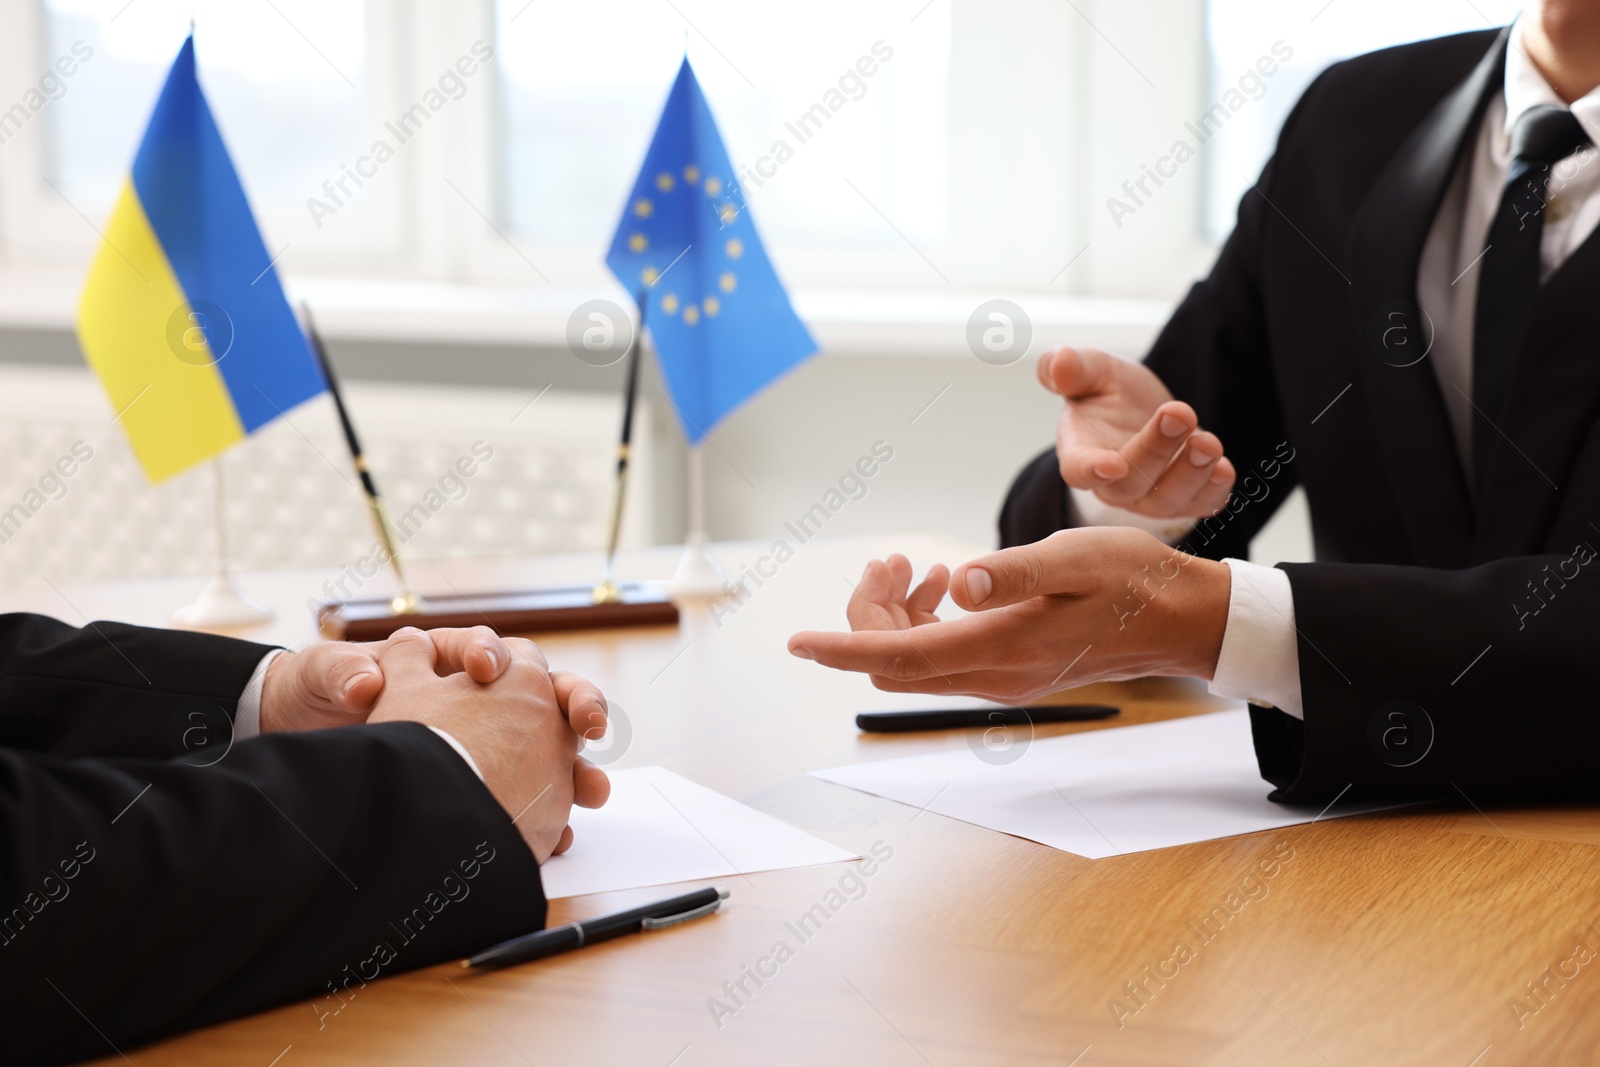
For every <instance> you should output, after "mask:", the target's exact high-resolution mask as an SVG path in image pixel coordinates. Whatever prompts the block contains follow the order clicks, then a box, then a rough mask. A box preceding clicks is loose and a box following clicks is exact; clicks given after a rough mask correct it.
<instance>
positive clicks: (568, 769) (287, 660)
mask: <svg viewBox="0 0 1600 1067" xmlns="http://www.w3.org/2000/svg"><path fill="white" fill-rule="evenodd" d="M397 721H409V722H418V723H422V724H423V725H426V726H433V727H436V728H438V729H440V730H443V731H445V732H446V733H448V734H449V735H450V736H451V737H453V738H455V739H456V741H458V742H459V743H460V744H461V746H462V747H463V748H465V749H466V750H467V752H468V753H470V754H471V756H472V758H473V761H474V762H476V763H477V765H478V768H479V770H481V771H482V772H483V779H484V784H485V785H487V786H488V787H489V791H490V792H491V793H493V794H494V797H495V799H496V800H497V801H499V802H500V805H501V807H503V808H504V809H505V810H506V812H507V813H508V814H509V815H510V816H511V817H512V819H513V820H514V821H515V823H516V826H517V829H518V830H519V831H520V832H521V833H522V837H523V839H524V840H525V841H526V842H527V843H528V847H529V848H530V849H532V851H533V854H534V856H535V857H536V858H537V859H538V861H539V862H540V863H543V862H544V861H545V860H546V859H548V858H549V857H550V856H551V855H553V854H556V853H560V852H564V851H566V850H567V848H568V847H570V846H571V844H572V829H571V827H569V826H568V825H567V817H568V814H569V813H570V811H571V810H572V805H573V804H577V805H578V806H580V807H586V808H597V807H599V806H600V805H602V804H604V803H605V802H606V799H607V798H608V797H609V796H610V792H611V783H610V781H609V780H608V779H607V778H606V775H605V772H604V771H602V770H600V768H598V767H596V766H595V765H594V764H592V763H590V762H589V761H588V760H586V759H584V758H583V757H582V756H580V755H578V751H579V749H580V748H581V747H582V743H583V740H584V739H585V738H589V739H598V738H600V737H601V736H603V735H604V733H605V730H606V700H605V697H604V696H603V695H602V694H601V692H600V690H599V689H598V688H596V687H595V686H594V685H593V684H592V683H591V682H588V681H585V680H584V679H582V678H580V677H578V676H577V675H575V674H572V673H570V672H567V671H552V670H550V665H549V663H548V662H546V660H545V658H544V653H543V652H541V651H540V650H539V646H538V645H536V644H534V643H533V642H532V641H527V640H523V639H521V638H515V637H513V638H501V637H500V636H498V635H497V634H495V632H494V631H493V630H491V629H489V628H488V627H486V626H475V627H472V628H470V629H437V630H430V631H427V632H424V631H422V630H419V629H416V628H415V627H406V628H404V629H401V630H397V631H395V633H394V634H393V635H392V636H391V637H389V639H388V640H386V641H376V642H372V643H370V644H352V643H350V642H344V641H340V642H332V643H326V644H316V645H311V646H309V647H307V648H305V649H302V650H300V651H298V652H288V653H284V654H282V655H280V656H278V657H277V658H276V659H274V660H273V661H272V663H271V664H269V665H268V667H267V673H266V677H265V678H264V679H263V684H262V691H261V732H262V733H263V734H267V733H276V732H279V731H285V730H316V729H323V728H326V727H336V726H352V725H359V724H361V723H380V722H397Z"/></svg>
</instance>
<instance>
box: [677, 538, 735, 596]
mask: <svg viewBox="0 0 1600 1067" xmlns="http://www.w3.org/2000/svg"><path fill="white" fill-rule="evenodd" d="M710 547H711V538H709V537H708V536H706V533H705V531H704V530H696V531H694V532H693V533H691V534H690V535H689V540H688V543H686V544H685V545H684V546H683V555H682V557H680V558H679V560H678V569H677V570H676V571H674V572H673V574H672V578H671V580H669V581H668V582H667V592H669V593H671V594H672V595H673V596H681V597H692V596H706V597H710V596H721V595H722V594H723V593H725V592H726V591H727V590H725V589H724V588H723V583H725V582H726V581H727V580H728V576H727V575H726V574H724V573H723V571H722V568H721V567H719V566H717V561H716V560H715V559H714V558H712V555H711V552H710Z"/></svg>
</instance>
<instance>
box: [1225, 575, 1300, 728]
mask: <svg viewBox="0 0 1600 1067" xmlns="http://www.w3.org/2000/svg"><path fill="white" fill-rule="evenodd" d="M1223 562H1224V563H1226V564H1227V565H1228V569H1229V571H1231V572H1232V579H1233V584H1232V587H1231V588H1230V589H1229V591H1228V625H1227V629H1225V630H1224V631H1223V633H1222V652H1221V654H1220V655H1218V656H1217V670H1216V674H1215V675H1214V676H1213V677H1212V679H1211V687H1210V688H1211V692H1212V693H1214V694H1215V695H1217V696H1219V697H1227V698H1229V699H1231V700H1246V701H1249V702H1250V703H1251V704H1255V705H1258V706H1260V707H1275V708H1277V709H1279V710H1280V711H1283V712H1286V713H1288V714H1290V715H1293V716H1294V717H1295V718H1297V719H1303V718H1305V710H1304V708H1303V706H1302V704H1301V702H1300V652H1299V646H1298V645H1297V643H1296V640H1295V638H1296V636H1297V634H1298V631H1297V630H1296V629H1295V625H1294V591H1293V589H1292V588H1291V587H1290V585H1289V576H1288V575H1287V574H1285V573H1284V572H1283V571H1280V570H1279V569H1278V568H1276V567H1263V566H1261V565H1260V564H1258V563H1249V562H1247V561H1245V560H1242V559H1227V560H1223Z"/></svg>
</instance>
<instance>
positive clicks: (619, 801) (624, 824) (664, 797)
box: [541, 767, 859, 899]
mask: <svg viewBox="0 0 1600 1067" xmlns="http://www.w3.org/2000/svg"><path fill="white" fill-rule="evenodd" d="M572 833H573V840H572V848H571V849H569V850H568V851H566V852H565V853H563V854H561V855H559V856H551V857H550V859H548V860H547V861H545V865H544V867H543V869H542V872H541V873H542V875H543V877H544V892H545V896H546V897H549V898H550V899H555V898H556V897H576V896H582V895H583V894H585V893H608V892H610V891H612V890H615V889H634V888H637V887H639V886H647V885H667V884H668V883H671V882H688V881H694V880H696V879H701V878H720V877H722V876H724V875H730V874H753V873H755V872H756V871H775V870H780V869H782V868H786V867H811V866H814V865H816V864H819V863H840V862H843V861H845V860H853V859H857V858H859V857H857V856H856V854H855V853H853V852H848V851H846V850H845V849H842V848H839V847H838V846H837V845H831V844H829V843H828V842H826V841H824V840H822V839H821V838H819V837H813V836H812V835H811V834H808V833H806V832H805V831H804V830H800V829H796V828H795V827H793V826H790V825H789V824H788V823H786V822H783V821H782V820H780V819H775V818H773V817H772V816H771V815H766V814H764V813H762V812H759V811H757V810H755V809H754V808H752V807H748V806H746V805H744V804H741V803H739V802H738V801H737V800H733V799H730V798H729V797H725V796H723V795H722V794H721V793H718V792H716V791H714V790H711V789H707V788H706V787H705V786H703V785H699V784H698V783H695V782H691V781H690V780H689V779H687V778H684V777H683V776H681V775H677V774H673V773H672V772H671V771H669V770H667V769H665V768H663V767H636V768H633V769H631V770H625V771H612V772H611V799H610V800H608V801H607V802H606V805H605V807H603V808H599V809H597V810H594V811H591V810H589V809H587V808H573V809H572Z"/></svg>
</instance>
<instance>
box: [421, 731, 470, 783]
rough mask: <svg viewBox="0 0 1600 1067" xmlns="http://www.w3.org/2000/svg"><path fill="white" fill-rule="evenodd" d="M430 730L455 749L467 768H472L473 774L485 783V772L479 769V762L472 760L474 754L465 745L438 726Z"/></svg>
mask: <svg viewBox="0 0 1600 1067" xmlns="http://www.w3.org/2000/svg"><path fill="white" fill-rule="evenodd" d="M428 729H430V730H432V731H433V732H434V733H436V734H438V735H439V736H440V737H442V738H444V743H445V744H447V745H449V746H450V747H451V748H453V749H455V750H456V752H457V753H458V754H459V755H460V756H461V758H462V759H464V760H466V761H467V766H468V767H471V768H472V773H473V774H476V775H477V776H478V781H480V782H481V781H483V772H482V771H481V770H479V769H478V761H477V760H475V759H473V758H472V754H471V753H470V752H468V751H467V749H466V746H465V745H463V744H462V743H461V742H460V741H457V740H456V739H455V738H453V737H451V736H450V735H449V734H447V733H445V732H444V731H443V730H441V729H439V728H438V727H437V726H430V727H428Z"/></svg>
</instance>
